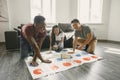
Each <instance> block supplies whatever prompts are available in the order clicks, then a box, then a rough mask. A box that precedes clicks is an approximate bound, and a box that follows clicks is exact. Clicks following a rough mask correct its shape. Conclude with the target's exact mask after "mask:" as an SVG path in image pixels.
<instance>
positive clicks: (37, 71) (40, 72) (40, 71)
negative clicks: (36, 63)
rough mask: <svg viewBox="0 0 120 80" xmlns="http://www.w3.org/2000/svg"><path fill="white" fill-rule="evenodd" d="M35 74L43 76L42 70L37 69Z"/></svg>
mask: <svg viewBox="0 0 120 80" xmlns="http://www.w3.org/2000/svg"><path fill="white" fill-rule="evenodd" d="M33 73H34V74H42V70H41V69H35V70H34V71H33Z"/></svg>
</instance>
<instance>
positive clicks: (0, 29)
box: [0, 0, 9, 42]
mask: <svg viewBox="0 0 120 80" xmlns="http://www.w3.org/2000/svg"><path fill="white" fill-rule="evenodd" d="M0 2H1V3H0V4H2V5H0V7H1V8H0V10H1V11H0V12H1V15H2V16H3V17H5V18H6V19H4V18H0V19H1V20H0V42H4V41H5V39H4V32H5V31H6V30H8V29H9V21H8V8H7V0H1V1H0Z"/></svg>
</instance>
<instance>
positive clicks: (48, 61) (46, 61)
mask: <svg viewBox="0 0 120 80" xmlns="http://www.w3.org/2000/svg"><path fill="white" fill-rule="evenodd" d="M42 62H44V63H51V62H52V61H50V60H43V61H42Z"/></svg>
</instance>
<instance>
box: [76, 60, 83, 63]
mask: <svg viewBox="0 0 120 80" xmlns="http://www.w3.org/2000/svg"><path fill="white" fill-rule="evenodd" d="M74 62H76V63H81V62H82V61H81V60H74Z"/></svg>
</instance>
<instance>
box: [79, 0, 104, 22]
mask: <svg viewBox="0 0 120 80" xmlns="http://www.w3.org/2000/svg"><path fill="white" fill-rule="evenodd" d="M102 5H103V0H78V19H80V22H81V23H102Z"/></svg>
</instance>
